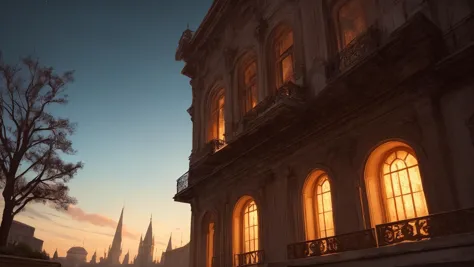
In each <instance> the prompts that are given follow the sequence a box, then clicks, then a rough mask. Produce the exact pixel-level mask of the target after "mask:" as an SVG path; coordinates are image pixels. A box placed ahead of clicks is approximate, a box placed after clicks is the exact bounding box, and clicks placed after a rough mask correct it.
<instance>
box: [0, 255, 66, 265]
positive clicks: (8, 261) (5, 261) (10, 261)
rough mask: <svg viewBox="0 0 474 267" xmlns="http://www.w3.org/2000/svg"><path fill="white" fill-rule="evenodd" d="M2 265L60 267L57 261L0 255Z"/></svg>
mask: <svg viewBox="0 0 474 267" xmlns="http://www.w3.org/2000/svg"><path fill="white" fill-rule="evenodd" d="M0 266H2V267H61V264H60V263H59V262H52V261H45V260H36V259H27V258H19V257H13V256H5V255H0Z"/></svg>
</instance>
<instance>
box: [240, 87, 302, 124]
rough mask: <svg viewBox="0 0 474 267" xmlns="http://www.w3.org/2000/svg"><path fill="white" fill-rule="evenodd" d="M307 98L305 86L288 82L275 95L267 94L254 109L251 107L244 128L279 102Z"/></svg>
mask: <svg viewBox="0 0 474 267" xmlns="http://www.w3.org/2000/svg"><path fill="white" fill-rule="evenodd" d="M305 99H306V90H305V87H301V86H299V85H296V84H295V83H293V82H287V83H285V84H284V85H282V86H281V87H280V88H278V90H277V92H276V94H275V95H270V96H267V97H266V98H265V99H263V100H262V101H261V102H260V103H258V104H257V105H256V106H255V107H254V108H253V109H251V110H250V111H249V112H247V114H245V115H244V117H243V125H244V129H245V128H248V126H251V125H252V124H253V123H254V122H255V120H256V119H257V118H258V117H262V116H263V114H265V113H266V112H268V111H270V110H271V109H272V107H274V106H276V105H277V104H279V103H282V102H287V100H290V101H293V102H295V103H298V101H302V100H305Z"/></svg>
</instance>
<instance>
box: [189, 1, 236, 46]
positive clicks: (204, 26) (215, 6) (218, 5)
mask: <svg viewBox="0 0 474 267" xmlns="http://www.w3.org/2000/svg"><path fill="white" fill-rule="evenodd" d="M229 2H230V0H215V1H214V2H213V3H212V5H211V8H210V9H209V11H208V12H207V14H206V16H205V17H204V19H203V20H202V22H201V24H199V27H198V28H197V30H196V31H195V32H194V34H193V38H192V39H191V42H190V45H191V47H192V49H193V50H194V49H195V48H196V46H197V45H198V44H199V43H198V42H199V41H200V39H201V37H202V36H203V35H204V34H205V33H206V32H208V31H209V30H212V29H213V27H211V28H208V27H210V26H211V25H210V24H211V22H212V21H213V19H214V17H215V16H216V15H217V14H218V13H219V11H220V10H222V9H223V7H225V6H227V4H228V3H229ZM206 30H207V31H206Z"/></svg>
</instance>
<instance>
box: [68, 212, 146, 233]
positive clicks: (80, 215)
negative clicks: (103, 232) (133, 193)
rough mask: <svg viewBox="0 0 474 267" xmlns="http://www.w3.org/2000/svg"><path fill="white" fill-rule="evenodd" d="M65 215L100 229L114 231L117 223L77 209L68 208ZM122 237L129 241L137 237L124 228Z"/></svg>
mask: <svg viewBox="0 0 474 267" xmlns="http://www.w3.org/2000/svg"><path fill="white" fill-rule="evenodd" d="M66 213H67V214H68V215H69V216H71V218H72V219H73V220H76V221H79V222H88V223H90V224H93V225H96V226H102V227H109V228H113V229H115V227H117V221H114V220H112V219H111V218H108V217H106V216H104V215H101V214H97V213H87V212H85V211H84V210H82V209H81V208H79V207H76V206H70V207H69V208H68V210H67V211H66ZM122 234H123V236H124V237H128V238H131V239H137V238H138V235H137V234H135V233H132V232H130V231H128V230H127V229H126V228H125V226H124V228H123V232H122Z"/></svg>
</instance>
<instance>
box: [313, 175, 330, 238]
mask: <svg viewBox="0 0 474 267" xmlns="http://www.w3.org/2000/svg"><path fill="white" fill-rule="evenodd" d="M316 195H317V199H316V202H317V203H318V205H317V213H318V229H319V237H320V238H323V237H328V236H333V235H334V222H333V215H332V197H331V184H330V183H329V179H328V176H327V175H326V174H324V175H323V176H321V177H320V178H319V182H318V186H317V190H316Z"/></svg>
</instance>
